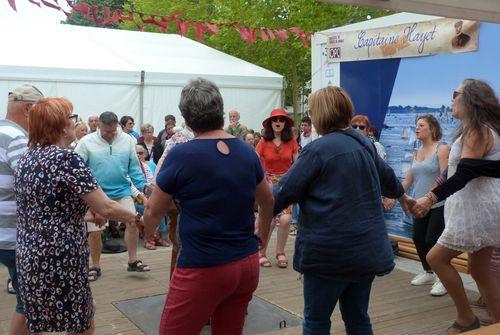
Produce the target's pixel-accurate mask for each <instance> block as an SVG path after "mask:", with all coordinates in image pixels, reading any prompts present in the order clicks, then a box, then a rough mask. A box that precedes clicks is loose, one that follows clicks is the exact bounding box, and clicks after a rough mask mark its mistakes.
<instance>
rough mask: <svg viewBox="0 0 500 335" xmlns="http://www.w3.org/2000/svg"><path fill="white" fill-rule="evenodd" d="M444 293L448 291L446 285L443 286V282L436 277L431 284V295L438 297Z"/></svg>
mask: <svg viewBox="0 0 500 335" xmlns="http://www.w3.org/2000/svg"><path fill="white" fill-rule="evenodd" d="M446 293H448V291H447V290H446V287H444V285H443V283H441V281H440V280H439V278H438V280H436V282H435V283H434V285H432V288H431V295H432V296H435V297H440V296H442V295H445V294H446Z"/></svg>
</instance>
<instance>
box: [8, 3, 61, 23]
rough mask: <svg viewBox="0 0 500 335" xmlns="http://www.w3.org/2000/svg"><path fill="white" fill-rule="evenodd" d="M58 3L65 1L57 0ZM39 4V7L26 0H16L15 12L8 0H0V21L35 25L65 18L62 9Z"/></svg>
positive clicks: (56, 21)
mask: <svg viewBox="0 0 500 335" xmlns="http://www.w3.org/2000/svg"><path fill="white" fill-rule="evenodd" d="M59 3H61V4H65V3H66V2H65V1H59ZM41 6H42V7H41V8H39V7H38V6H36V5H34V4H32V3H30V2H29V1H28V0H16V7H17V12H16V11H14V10H13V9H12V8H11V7H10V5H9V3H8V1H6V0H2V1H0V21H1V22H8V23H10V22H12V23H13V24H27V25H33V26H36V25H39V24H44V25H45V24H58V23H59V22H60V21H62V20H65V19H66V15H64V13H63V12H62V11H57V10H55V9H52V8H48V7H46V6H44V5H41ZM65 8H67V7H65Z"/></svg>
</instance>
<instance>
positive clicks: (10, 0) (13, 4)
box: [8, 0, 17, 12]
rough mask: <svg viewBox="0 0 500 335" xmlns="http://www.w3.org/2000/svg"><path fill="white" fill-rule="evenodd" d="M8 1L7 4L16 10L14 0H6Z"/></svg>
mask: <svg viewBox="0 0 500 335" xmlns="http://www.w3.org/2000/svg"><path fill="white" fill-rule="evenodd" d="M8 1H9V5H10V7H12V9H13V10H15V11H16V12H17V8H16V0H8Z"/></svg>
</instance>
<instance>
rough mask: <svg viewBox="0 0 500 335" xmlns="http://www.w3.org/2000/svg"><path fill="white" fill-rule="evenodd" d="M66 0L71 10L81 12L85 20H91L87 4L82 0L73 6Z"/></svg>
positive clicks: (71, 2)
mask: <svg viewBox="0 0 500 335" xmlns="http://www.w3.org/2000/svg"><path fill="white" fill-rule="evenodd" d="M30 1H31V0H30ZM66 2H67V3H68V6H70V7H71V9H72V10H74V11H75V12H78V13H81V14H83V16H84V17H85V18H86V19H87V20H92V17H91V16H90V8H89V6H87V4H86V3H85V2H84V1H82V2H81V3H80V4H79V5H78V6H75V5H74V4H73V1H70V0H66Z"/></svg>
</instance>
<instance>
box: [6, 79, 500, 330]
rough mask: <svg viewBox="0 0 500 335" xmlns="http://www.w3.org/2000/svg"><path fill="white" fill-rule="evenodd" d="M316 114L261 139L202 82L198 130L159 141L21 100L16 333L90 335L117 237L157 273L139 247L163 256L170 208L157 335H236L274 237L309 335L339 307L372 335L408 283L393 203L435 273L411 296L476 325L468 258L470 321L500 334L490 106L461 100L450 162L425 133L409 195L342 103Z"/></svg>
mask: <svg viewBox="0 0 500 335" xmlns="http://www.w3.org/2000/svg"><path fill="white" fill-rule="evenodd" d="M308 106H309V111H308V115H305V116H303V117H302V119H301V120H300V126H299V127H296V124H295V121H294V120H293V119H292V118H291V117H290V116H289V115H288V113H287V112H286V111H285V110H283V109H275V110H272V111H271V112H270V115H269V117H267V118H266V119H265V120H263V122H262V127H263V128H262V130H261V131H254V130H252V129H249V128H248V127H246V126H245V125H242V124H241V123H240V113H239V112H238V110H237V109H231V110H229V112H228V116H229V125H228V126H227V127H226V128H224V103H223V99H222V96H221V94H220V92H219V89H218V87H217V86H216V85H215V84H214V83H212V82H210V81H207V80H204V79H197V80H193V81H191V82H190V83H189V84H188V85H187V86H186V87H184V89H183V90H182V92H181V97H180V102H179V110H180V112H181V114H182V117H183V119H184V125H185V126H184V127H176V119H175V117H174V116H173V115H167V116H166V117H165V126H164V129H162V130H161V131H160V132H159V133H158V135H157V136H154V134H155V130H154V127H153V126H152V125H151V124H148V123H145V124H143V125H141V127H140V134H139V133H137V132H135V131H134V126H135V122H134V119H133V118H132V117H131V116H123V117H121V118H120V119H119V118H118V116H117V115H116V114H115V113H113V112H103V113H101V114H99V115H91V116H89V118H88V120H87V121H88V124H85V123H84V122H83V120H81V118H79V117H78V115H75V114H73V106H72V104H71V102H70V101H69V100H67V99H65V98H45V97H44V96H43V93H42V92H40V90H38V89H37V88H36V87H35V86H33V85H28V84H26V85H22V86H19V87H17V88H15V89H13V90H12V92H10V93H9V97H8V107H7V114H6V118H5V120H1V121H0V139H2V141H1V142H0V145H1V146H2V150H3V152H4V154H3V155H2V156H1V157H0V171H1V176H2V178H0V181H1V182H2V187H0V192H2V195H3V197H2V200H1V201H0V206H1V207H2V208H3V214H2V218H0V262H1V263H3V264H5V265H6V266H7V268H8V270H9V275H10V278H11V282H12V289H13V291H14V292H15V293H16V297H17V305H16V309H15V313H14V316H13V318H12V323H11V333H12V334H28V333H38V332H68V333H75V334H92V333H93V316H94V313H95V305H94V303H93V299H92V292H91V288H90V284H89V282H91V281H95V280H98V278H99V277H100V276H101V275H102V273H103V269H102V268H101V263H100V256H101V252H102V248H103V245H102V233H103V230H104V229H105V228H106V226H108V221H109V220H112V221H113V220H114V221H117V222H120V223H121V224H123V225H124V227H125V235H124V241H125V244H126V247H127V251H128V265H127V271H134V272H148V271H150V270H151V269H150V267H149V266H148V265H147V264H145V263H144V262H143V261H142V260H141V259H139V258H138V254H137V248H138V243H139V242H138V241H139V236H140V235H141V237H142V238H143V241H144V246H145V247H146V249H150V250H151V249H155V248H156V247H157V246H168V245H169V242H168V238H167V223H168V220H167V213H168V211H169V208H170V207H171V206H172V204H175V206H177V209H178V211H179V212H180V216H179V222H178V238H179V240H180V244H181V246H182V247H181V250H180V254H179V256H178V259H177V264H176V268H175V270H174V272H173V274H172V278H171V280H170V284H169V290H168V294H167V299H166V301H165V306H164V310H163V314H162V318H161V324H160V330H159V332H160V334H198V333H199V332H200V331H201V329H202V328H203V326H204V325H205V324H206V323H207V321H208V320H210V321H211V327H212V333H213V334H241V333H242V329H243V325H244V321H245V314H246V311H247V307H248V303H249V302H250V300H251V298H252V295H253V292H254V291H255V289H256V288H257V285H258V283H259V271H260V268H261V267H262V268H266V267H271V266H272V265H273V263H272V262H271V260H270V259H269V258H268V256H267V254H268V244H269V240H270V236H271V234H272V233H273V230H274V229H275V228H276V229H277V233H276V236H277V239H276V250H275V254H273V256H275V257H274V259H275V262H276V265H277V266H278V267H280V268H286V267H287V266H288V258H287V257H286V254H285V246H286V244H287V239H288V236H289V235H296V238H295V251H294V258H293V268H294V269H295V270H296V271H298V272H299V273H301V274H302V275H303V294H304V302H305V304H304V305H305V306H304V322H303V334H306V335H308V334H329V332H330V328H331V315H332V313H333V310H334V308H335V306H336V304H337V302H338V303H339V305H340V310H341V313H342V317H343V320H344V323H345V326H346V331H347V334H349V335H357V334H373V330H372V325H371V321H370V317H369V315H368V305H369V297H370V292H371V287H372V283H373V280H374V278H375V277H376V276H382V275H387V274H389V273H390V272H391V271H392V270H393V268H394V266H395V263H394V255H393V251H392V248H391V244H390V241H389V238H388V234H387V229H386V226H385V221H384V211H387V210H391V209H392V208H393V207H394V206H395V204H396V202H398V201H399V203H400V204H401V207H402V208H403V210H404V211H405V212H406V213H407V214H408V215H409V214H410V213H412V214H413V216H414V233H413V240H414V243H415V246H416V249H417V252H418V256H419V258H420V260H421V263H422V267H423V270H424V272H423V273H422V274H419V275H417V276H416V277H415V278H414V279H413V280H412V281H411V284H412V285H426V284H432V285H433V286H432V289H431V294H432V295H436V296H439V295H444V294H446V293H449V294H450V296H451V298H452V299H453V301H454V303H455V306H456V308H457V319H456V322H455V323H454V324H453V325H452V326H451V327H450V328H449V329H448V330H447V331H446V334H458V333H461V332H465V331H467V330H472V329H476V328H478V327H479V326H480V320H479V319H478V318H477V317H476V316H475V315H474V313H473V311H472V309H471V308H470V304H469V302H468V300H467V296H466V294H465V290H464V288H463V283H462V281H461V279H460V276H459V275H458V273H457V271H456V270H455V268H454V267H453V266H452V265H451V260H452V259H453V258H454V257H456V256H458V255H459V254H461V253H462V252H468V253H470V254H469V255H470V256H469V259H470V271H471V274H472V277H473V278H474V280H475V281H476V283H477V284H478V287H479V291H480V293H481V300H480V301H476V302H475V304H476V305H478V304H479V305H481V306H484V307H486V308H487V309H488V311H489V313H490V315H491V319H490V322H493V323H495V322H500V291H499V290H498V286H499V284H500V280H499V279H498V278H496V279H495V277H494V276H493V274H494V273H499V272H500V270H498V269H496V270H495V266H497V267H498V262H495V261H493V262H492V261H491V259H492V255H496V254H495V253H494V250H495V248H497V247H499V246H500V207H499V206H498V201H499V199H500V180H499V179H498V177H499V174H500V166H499V161H500V107H499V102H498V97H497V96H496V94H495V92H494V90H493V89H492V88H491V87H490V86H489V85H488V84H486V83H485V82H483V81H480V80H474V79H467V80H464V81H463V82H462V83H461V84H460V86H459V87H458V88H457V90H456V91H455V92H454V94H453V97H452V108H453V116H454V117H455V118H457V119H459V120H460V121H461V123H460V124H461V126H460V128H459V129H458V130H457V136H456V138H455V139H454V142H453V144H452V145H451V148H450V146H448V145H447V144H446V143H443V142H442V141H441V140H442V130H441V127H440V125H439V122H438V121H437V120H436V118H435V117H434V116H432V115H422V116H420V117H418V119H417V120H416V127H415V133H416V137H417V139H418V140H419V141H420V143H421V146H420V148H419V149H418V150H417V151H416V152H415V153H414V157H413V160H412V163H411V166H410V168H409V170H408V172H407V175H406V177H405V179H404V180H403V181H400V180H398V178H397V177H396V175H395V173H394V171H393V170H392V169H391V167H390V166H389V165H388V164H387V163H386V160H387V153H386V151H385V149H384V147H383V146H382V144H380V143H379V142H378V140H377V134H376V129H375V128H374V127H372V126H371V124H370V121H369V119H368V118H367V117H366V116H364V115H354V114H355V109H354V105H353V103H352V101H351V98H350V97H349V94H348V93H347V92H346V91H344V90H343V89H341V88H339V87H327V88H323V89H320V90H318V91H317V92H315V93H313V94H312V95H311V97H310V99H309V102H308ZM206 176H210V178H206ZM410 189H413V194H412V196H413V197H410V196H409V195H407V194H406V193H407V192H409V190H410ZM360 246H362V247H360ZM16 260H17V266H16ZM492 269H493V270H492ZM104 270H105V269H104ZM497 277H498V276H497Z"/></svg>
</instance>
